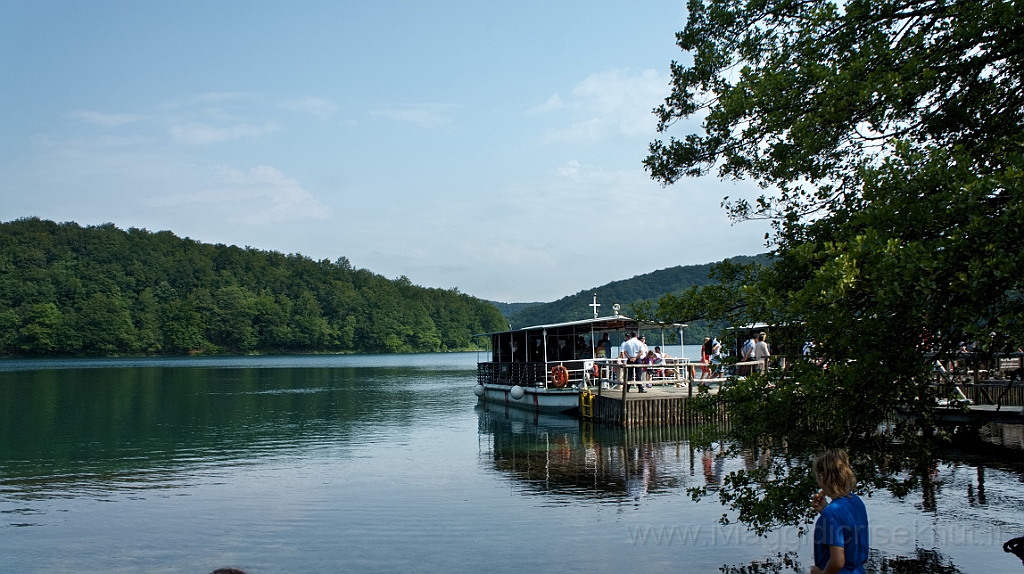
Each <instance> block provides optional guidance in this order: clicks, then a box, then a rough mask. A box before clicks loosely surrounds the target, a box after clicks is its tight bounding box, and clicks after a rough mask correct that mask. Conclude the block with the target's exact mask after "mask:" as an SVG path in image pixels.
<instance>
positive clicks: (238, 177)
mask: <svg viewBox="0 0 1024 574" xmlns="http://www.w3.org/2000/svg"><path fill="white" fill-rule="evenodd" d="M212 169H213V174H214V176H215V178H216V179H217V180H218V181H217V183H215V184H214V185H213V186H211V187H209V188H208V189H204V190H203V191H201V192H198V193H188V194H174V195H168V196H164V197H160V198H156V199H154V200H153V201H152V204H153V205H154V206H157V207H193V208H195V207H202V209H203V210H204V212H206V213H205V214H204V215H206V216H209V215H211V214H210V213H209V212H210V211H211V210H213V211H215V212H217V213H218V215H219V216H220V217H223V218H225V219H226V220H228V221H231V222H237V223H246V224H260V223H269V222H276V221H293V220H297V219H305V218H314V219H326V218H328V217H330V216H331V213H332V210H331V208H330V207H328V206H326V205H324V204H322V203H320V202H319V201H317V199H316V198H315V197H314V196H313V194H312V193H310V192H309V191H308V190H306V189H303V187H302V186H301V185H300V184H299V182H298V181H296V180H295V179H293V178H290V177H286V176H285V175H284V174H283V173H282V172H281V171H280V170H278V169H276V168H274V167H271V166H268V165H260V166H256V167H254V168H252V169H250V170H249V171H242V170H239V169H236V168H232V167H229V166H216V167H214V168H212Z"/></svg>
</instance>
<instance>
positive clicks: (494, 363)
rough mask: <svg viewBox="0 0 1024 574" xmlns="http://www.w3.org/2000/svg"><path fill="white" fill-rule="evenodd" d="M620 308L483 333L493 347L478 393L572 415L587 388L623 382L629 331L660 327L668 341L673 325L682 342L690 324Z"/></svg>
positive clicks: (515, 404) (479, 366) (481, 372)
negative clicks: (622, 357) (623, 346)
mask: <svg viewBox="0 0 1024 574" xmlns="http://www.w3.org/2000/svg"><path fill="white" fill-rule="evenodd" d="M594 307H595V309H596V300H595V305H594ZM617 307H618V305H615V308H616V311H615V315H614V316H609V317H596V316H595V317H594V318H592V319H582V320H578V321H568V322H565V323H553V324H550V325H536V326H533V327H524V328H521V329H515V330H508V331H501V332H495V333H483V334H482V335H479V336H481V337H489V341H490V345H489V347H490V350H489V351H488V355H489V356H488V357H487V360H484V361H480V362H479V363H478V364H477V384H476V386H475V387H474V388H473V392H474V394H476V396H477V397H479V400H480V401H487V402H492V403H499V404H504V405H505V406H506V407H514V408H522V409H528V410H532V411H534V412H537V413H566V414H572V413H573V412H575V411H577V410H578V409H579V400H580V393H581V392H582V391H583V390H585V389H590V388H594V387H596V386H597V385H601V384H604V385H606V387H605V388H607V386H612V385H615V384H617V383H618V376H619V369H620V365H621V364H622V362H620V361H619V360H618V358H617V357H618V345H619V344H620V343H621V342H622V340H623V337H624V336H625V334H626V333H628V332H633V333H645V334H650V333H651V332H653V331H658V330H660V331H661V332H662V342H661V344H662V345H664V332H665V331H666V330H671V331H673V332H678V333H679V341H680V342H682V336H683V327H685V326H686V325H684V324H682V323H662V322H653V321H641V320H637V319H632V318H630V317H626V316H624V315H619V314H618V309H617ZM602 340H605V341H606V342H605V343H604V345H603V347H604V349H605V350H604V352H603V353H602V345H601V344H600V343H601V341H602ZM650 347H651V348H652V349H653V348H654V345H650Z"/></svg>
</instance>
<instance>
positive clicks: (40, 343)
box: [19, 303, 64, 353]
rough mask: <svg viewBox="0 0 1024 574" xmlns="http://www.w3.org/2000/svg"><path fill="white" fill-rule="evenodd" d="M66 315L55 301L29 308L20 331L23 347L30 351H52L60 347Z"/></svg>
mask: <svg viewBox="0 0 1024 574" xmlns="http://www.w3.org/2000/svg"><path fill="white" fill-rule="evenodd" d="M63 324H64V315H63V314H62V313H61V312H60V309H58V308H57V306H56V305H54V304H53V303H37V304H35V305H31V306H30V307H29V308H28V312H27V313H26V315H25V319H24V326H23V327H22V328H21V330H20V331H19V335H20V339H21V348H22V349H23V350H25V351H28V352H30V353H50V352H53V351H56V350H57V349H58V344H59V342H60V338H61V335H60V331H61V328H62V326H63Z"/></svg>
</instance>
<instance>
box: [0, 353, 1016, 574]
mask: <svg viewBox="0 0 1024 574" xmlns="http://www.w3.org/2000/svg"><path fill="white" fill-rule="evenodd" d="M476 361H477V355H476V354H473V353H469V354H444V355H406V356H394V355H391V356H359V357H353V356H347V357H337V356H301V357H244V358H199V359H196V358H176V359H153V360H149V359H145V360H142V359H129V360H109V359H98V360H52V361H2V362H0V572H191V573H204V574H205V573H208V572H210V571H211V570H213V569H214V568H217V567H222V566H234V567H238V568H243V569H245V570H246V571H247V572H250V573H251V574H253V573H255V574H259V573H270V572H339V571H350V572H456V573H458V572H474V573H475V572H482V571H488V572H510V573H511V572H516V573H519V572H580V573H588V574H589V573H595V572H598V573H600V572H610V573H622V572H634V571H643V572H718V571H719V568H722V567H723V566H726V567H734V568H735V567H740V566H743V565H749V564H750V562H752V561H761V560H764V559H766V558H769V557H772V556H775V555H776V554H777V553H779V552H783V553H785V552H792V553H795V554H794V555H795V556H796V557H797V559H798V561H799V562H800V564H801V566H802V571H806V570H807V569H809V567H810V565H811V560H810V556H811V553H810V548H809V543H808V541H807V540H806V538H798V537H797V536H796V533H795V530H793V529H783V530H782V531H780V532H776V533H773V534H772V535H770V536H769V537H767V538H757V537H755V536H753V535H752V534H750V533H748V532H747V531H746V530H745V529H743V528H742V527H737V526H721V525H719V524H718V518H719V517H720V516H721V515H722V513H723V507H721V506H720V505H719V504H718V503H717V502H716V501H714V500H710V499H706V500H703V501H701V502H699V503H694V502H693V501H692V500H690V498H689V496H688V495H687V494H686V492H685V491H686V488H687V487H691V486H702V485H705V484H711V485H712V486H713V485H715V484H718V483H719V482H720V481H721V479H722V476H723V475H724V474H725V473H727V472H728V471H729V470H731V469H735V468H742V467H743V465H745V464H749V463H751V462H752V461H748V460H743V459H742V458H741V459H734V460H720V459H715V458H713V457H712V456H711V454H710V453H702V452H701V451H699V450H698V451H695V450H693V449H691V448H690V446H689V443H688V441H687V432H686V431H685V430H681V429H656V430H646V431H634V432H625V431H622V430H620V429H610V428H600V427H599V428H591V427H589V426H584V425H580V424H579V423H578V422H577V421H576V420H575V419H569V418H560V417H541V418H537V419H535V418H534V417H533V416H532V415H524V414H520V413H518V412H516V411H513V412H510V413H506V412H505V411H504V409H501V408H497V409H495V408H491V409H490V410H488V409H485V408H483V407H480V406H478V405H477V404H476V398H475V397H474V396H473V394H472V393H471V392H470V388H471V387H472V385H473V383H474V380H475V365H476ZM999 434H1000V436H998V437H996V438H997V439H998V440H999V441H1002V442H1003V443H1006V444H1010V445H1016V446H1018V448H1019V446H1020V444H1019V443H1020V441H1021V437H1020V432H1019V427H1018V430H1014V429H1012V428H1010V429H1002V430H1000V431H999ZM1017 454H1019V452H1018V453H1017ZM974 456H975V455H974V454H972V453H963V455H962V456H960V455H952V456H951V457H950V458H951V460H950V461H943V462H940V464H939V465H938V466H937V469H936V478H937V479H938V480H939V481H940V482H941V484H940V485H939V486H938V487H936V488H935V489H932V490H929V491H927V492H923V493H922V492H918V493H915V494H912V495H911V496H910V497H908V498H906V499H904V500H898V499H895V498H893V497H891V496H889V495H888V494H886V493H875V494H874V495H873V496H872V497H871V498H868V499H866V503H867V506H868V512H869V514H870V518H871V523H872V529H873V530H872V536H873V538H872V547H873V548H874V549H875V550H876V553H877V554H878V555H879V556H915V555H916V554H917V553H918V552H919V551H928V552H931V551H933V550H934V552H931V553H930V554H929V556H931V557H933V558H937V559H938V560H939V561H940V562H942V563H943V564H946V565H947V566H948V565H952V566H953V567H955V568H957V569H959V571H961V572H965V573H967V572H992V571H997V572H1014V571H1017V572H1020V571H1024V569H1022V566H1021V563H1020V561H1019V560H1017V559H1016V558H1014V557H1013V556H1011V555H1009V554H1004V553H1003V552H1002V550H1001V545H1002V543H1003V542H1004V541H1005V540H1007V539H1009V538H1012V537H1015V536H1022V535H1024V514H1022V510H1024V508H1022V506H1024V504H1022V502H1021V500H1022V494H1024V486H1022V484H1021V482H1022V477H1024V471H1022V470H1021V469H1020V468H1019V467H1018V464H1017V463H1016V462H1015V459H1014V456H1012V455H1010V456H1002V457H997V459H995V460H998V462H993V460H990V458H986V459H984V461H982V460H976V459H975V458H973V457H974Z"/></svg>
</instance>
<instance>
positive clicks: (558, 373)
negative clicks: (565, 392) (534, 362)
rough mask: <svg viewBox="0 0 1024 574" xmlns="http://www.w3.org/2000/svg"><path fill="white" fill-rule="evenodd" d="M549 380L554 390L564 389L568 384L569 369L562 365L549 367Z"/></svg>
mask: <svg viewBox="0 0 1024 574" xmlns="http://www.w3.org/2000/svg"><path fill="white" fill-rule="evenodd" d="M551 380H553V381H554V382H555V388H557V389H560V388H562V387H564V386H565V385H566V384H567V383H568V382H569V369H566V368H565V367H564V366H562V365H555V366H554V367H551Z"/></svg>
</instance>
